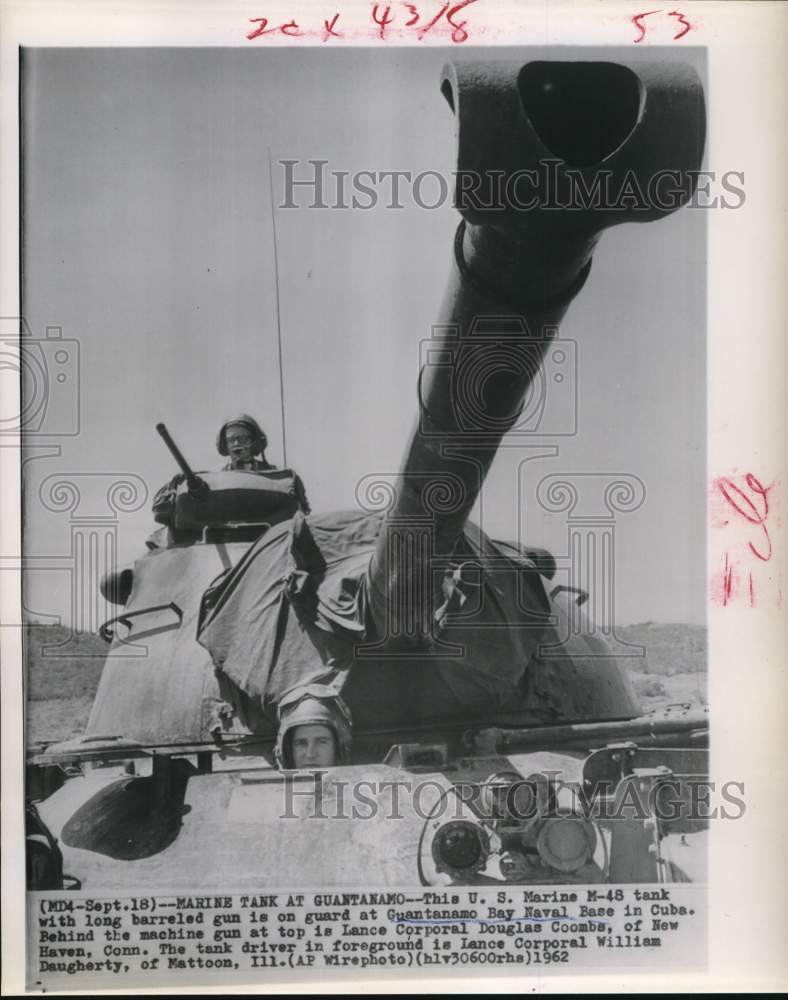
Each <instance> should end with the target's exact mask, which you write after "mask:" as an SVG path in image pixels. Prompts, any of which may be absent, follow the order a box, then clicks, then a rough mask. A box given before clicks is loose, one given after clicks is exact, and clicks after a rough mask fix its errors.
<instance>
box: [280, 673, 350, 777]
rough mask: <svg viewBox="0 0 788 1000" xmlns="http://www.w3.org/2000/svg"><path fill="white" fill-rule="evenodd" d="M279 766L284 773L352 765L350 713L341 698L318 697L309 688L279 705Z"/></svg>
mask: <svg viewBox="0 0 788 1000" xmlns="http://www.w3.org/2000/svg"><path fill="white" fill-rule="evenodd" d="M276 762H277V765H278V766H279V767H280V768H282V769H283V770H289V769H292V768H320V767H335V766H337V765H339V764H347V763H349V762H350V713H349V711H348V709H347V706H346V705H345V703H344V701H343V700H342V699H341V698H340V697H339V696H338V695H336V696H331V697H317V695H316V694H315V693H313V687H312V686H308V687H306V688H301V689H298V690H295V691H292V692H290V694H288V695H286V696H285V697H284V698H283V699H282V701H281V702H280V705H279V731H278V733H277V738H276Z"/></svg>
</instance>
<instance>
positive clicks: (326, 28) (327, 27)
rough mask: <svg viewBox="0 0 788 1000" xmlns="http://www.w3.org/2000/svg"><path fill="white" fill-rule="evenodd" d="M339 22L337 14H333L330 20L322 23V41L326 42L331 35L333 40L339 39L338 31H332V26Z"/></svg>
mask: <svg viewBox="0 0 788 1000" xmlns="http://www.w3.org/2000/svg"><path fill="white" fill-rule="evenodd" d="M338 20H339V14H334V16H333V17H332V18H331V20H330V21H329V20H324V21H323V41H324V42H327V41H328V39H329V38H330V37H331V36H332V35H333V37H334V38H341V37H342V34H341V32H339V31H334V25H335V24H336V23H337V21H338Z"/></svg>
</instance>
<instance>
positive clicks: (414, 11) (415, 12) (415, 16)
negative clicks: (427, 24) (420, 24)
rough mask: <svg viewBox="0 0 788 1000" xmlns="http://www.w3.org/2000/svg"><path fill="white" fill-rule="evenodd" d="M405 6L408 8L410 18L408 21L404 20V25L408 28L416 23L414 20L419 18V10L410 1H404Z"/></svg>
mask: <svg viewBox="0 0 788 1000" xmlns="http://www.w3.org/2000/svg"><path fill="white" fill-rule="evenodd" d="M405 6H406V7H407V8H408V10H409V11H410V13H411V19H410V21H406V22H405V27H406V28H410V27H412V26H413V25H414V24H416V22H417V21H418V19H419V11H418V8H417V7H416V6H414V4H412V3H406V4H405Z"/></svg>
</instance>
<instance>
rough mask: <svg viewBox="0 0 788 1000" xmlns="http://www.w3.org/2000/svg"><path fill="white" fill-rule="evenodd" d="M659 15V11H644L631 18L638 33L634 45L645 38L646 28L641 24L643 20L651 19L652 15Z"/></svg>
mask: <svg viewBox="0 0 788 1000" xmlns="http://www.w3.org/2000/svg"><path fill="white" fill-rule="evenodd" d="M660 13H661V10H647V11H644V12H643V13H642V14H635V16H634V17H633V18H632V23H633V24H634V25H635V27H636V28H637V30H638V32H639V34H638V37H637V38H636V39H635V45H637V43H638V42H642V41H643V39H644V38H645V37H646V26H645V25H644V24H643V18H644V17H651V15H652V14H660Z"/></svg>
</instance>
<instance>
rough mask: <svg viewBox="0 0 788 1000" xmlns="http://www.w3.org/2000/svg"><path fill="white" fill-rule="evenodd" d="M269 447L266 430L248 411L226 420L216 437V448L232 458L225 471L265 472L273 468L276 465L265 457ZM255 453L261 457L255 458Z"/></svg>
mask: <svg viewBox="0 0 788 1000" xmlns="http://www.w3.org/2000/svg"><path fill="white" fill-rule="evenodd" d="M267 447H268V438H267V437H266V435H265V431H264V430H263V429H262V428H261V427H260V425H259V424H258V423H257V421H256V420H255V419H254V417H250V416H249V414H248V413H242V414H241V415H240V416H238V417H234V418H233V419H232V420H226V421H225V422H224V423H223V424H222V426H221V427H220V428H219V433H218V435H217V437H216V450H217V451H218V452H219V454H220V455H223V456H225V457H227V456H229V458H230V461H229V462H228V463H227V465H225V466H224V467H223V469H222V471H223V472H265V471H267V470H269V469H273V468H274V466H273V465H271V464H270V463H269V462H267V461H266V458H265V449H266V448H267ZM255 455H259V456H260V458H255Z"/></svg>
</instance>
